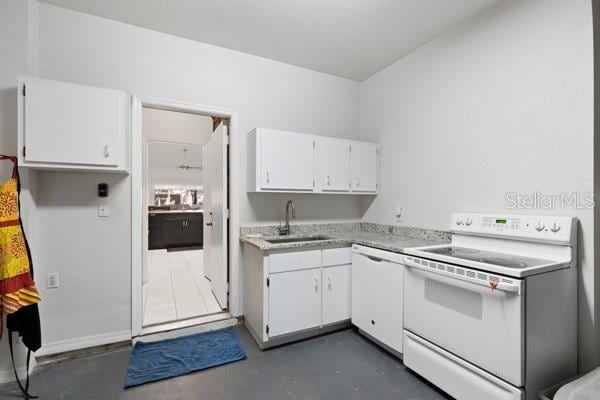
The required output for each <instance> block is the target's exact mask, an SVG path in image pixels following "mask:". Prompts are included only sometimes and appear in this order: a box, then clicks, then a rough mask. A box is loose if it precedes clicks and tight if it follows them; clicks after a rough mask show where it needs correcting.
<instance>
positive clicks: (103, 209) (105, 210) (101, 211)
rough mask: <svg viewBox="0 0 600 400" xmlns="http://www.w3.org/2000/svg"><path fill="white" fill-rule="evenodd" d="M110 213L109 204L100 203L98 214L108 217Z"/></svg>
mask: <svg viewBox="0 0 600 400" xmlns="http://www.w3.org/2000/svg"><path fill="white" fill-rule="evenodd" d="M109 215H110V211H109V209H108V206H107V205H104V204H102V205H99V206H98V216H99V217H108V216H109Z"/></svg>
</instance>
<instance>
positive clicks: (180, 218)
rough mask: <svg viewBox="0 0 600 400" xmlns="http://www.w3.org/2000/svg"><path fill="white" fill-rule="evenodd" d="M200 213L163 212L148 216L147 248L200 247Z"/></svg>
mask: <svg viewBox="0 0 600 400" xmlns="http://www.w3.org/2000/svg"><path fill="white" fill-rule="evenodd" d="M203 223H204V222H203V213H202V212H164V213H152V212H151V213H149V215H148V231H149V232H148V248H149V249H150V250H156V249H168V248H177V247H202V244H203Z"/></svg>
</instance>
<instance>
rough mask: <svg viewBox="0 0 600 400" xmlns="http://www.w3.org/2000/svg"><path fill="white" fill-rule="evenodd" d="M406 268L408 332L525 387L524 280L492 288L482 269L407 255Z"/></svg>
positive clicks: (405, 318)
mask: <svg viewBox="0 0 600 400" xmlns="http://www.w3.org/2000/svg"><path fill="white" fill-rule="evenodd" d="M405 264H406V267H407V268H406V271H405V281H404V293H405V295H404V296H405V297H404V326H405V329H407V330H408V331H410V332H412V333H414V334H416V335H418V336H420V337H422V338H424V339H426V340H428V341H430V342H432V343H434V344H436V345H438V346H440V347H441V348H443V349H445V350H446V351H449V352H450V353H453V354H454V355H456V356H458V357H461V358H463V359H464V360H466V361H468V362H470V363H473V364H475V365H476V366H478V367H480V368H481V369H483V370H486V371H488V372H490V373H492V374H494V375H496V376H498V377H500V378H502V379H504V380H506V381H508V382H510V383H512V384H513V385H515V386H518V387H521V386H524V368H523V365H524V352H523V342H524V339H523V338H524V335H523V329H524V298H525V294H524V293H523V290H524V285H523V282H522V281H521V280H515V279H511V280H510V281H509V283H508V284H506V283H505V282H503V281H500V283H499V284H497V285H493V286H494V287H492V286H491V285H490V284H489V283H490V282H489V281H487V280H484V278H486V277H488V276H487V275H486V274H485V273H482V272H479V271H473V270H469V269H467V268H461V267H456V266H449V265H446V266H441V264H439V263H435V262H430V261H427V260H421V259H418V258H416V257H406V259H405ZM438 267H439V269H438ZM442 268H443V269H444V271H441V269H442ZM446 268H447V270H448V271H451V272H446ZM456 270H460V272H461V275H459V274H457V273H456Z"/></svg>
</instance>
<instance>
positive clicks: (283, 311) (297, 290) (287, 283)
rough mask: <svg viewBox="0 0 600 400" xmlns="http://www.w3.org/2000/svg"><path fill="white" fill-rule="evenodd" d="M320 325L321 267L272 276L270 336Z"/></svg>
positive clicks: (270, 279) (270, 276)
mask: <svg viewBox="0 0 600 400" xmlns="http://www.w3.org/2000/svg"><path fill="white" fill-rule="evenodd" d="M320 324H321V269H320V268H313V269H306V270H302V271H293V272H281V273H278V274H272V275H269V336H271V337H273V336H278V335H283V334H286V333H292V332H296V331H301V330H303V329H308V328H314V327H317V326H319V325H320Z"/></svg>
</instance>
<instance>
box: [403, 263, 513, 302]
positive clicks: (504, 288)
mask: <svg viewBox="0 0 600 400" xmlns="http://www.w3.org/2000/svg"><path fill="white" fill-rule="evenodd" d="M411 258H412V257H411ZM413 259H414V258H413ZM428 262H429V261H428ZM436 264H439V263H436ZM404 265H405V266H406V267H408V268H415V269H418V270H420V271H421V272H422V273H424V274H432V275H440V276H443V277H444V278H446V279H450V280H456V281H460V282H464V283H465V284H474V285H479V286H483V287H487V288H489V290H490V291H491V292H495V291H500V292H507V293H514V294H516V295H518V296H520V295H521V294H522V292H523V290H522V284H521V282H519V283H518V284H512V283H507V282H502V281H497V282H491V281H486V280H483V279H477V278H470V277H468V276H466V275H457V274H455V273H452V272H446V271H443V270H439V269H437V268H435V269H434V268H431V267H428V266H423V265H421V264H417V263H415V262H414V261H411V260H410V258H407V257H405V258H404ZM455 268H462V267H455ZM463 269H465V270H468V268H463ZM474 272H475V273H477V271H474ZM486 275H488V274H487V273H486Z"/></svg>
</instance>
